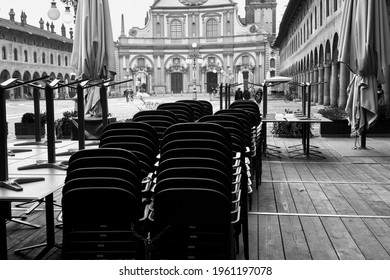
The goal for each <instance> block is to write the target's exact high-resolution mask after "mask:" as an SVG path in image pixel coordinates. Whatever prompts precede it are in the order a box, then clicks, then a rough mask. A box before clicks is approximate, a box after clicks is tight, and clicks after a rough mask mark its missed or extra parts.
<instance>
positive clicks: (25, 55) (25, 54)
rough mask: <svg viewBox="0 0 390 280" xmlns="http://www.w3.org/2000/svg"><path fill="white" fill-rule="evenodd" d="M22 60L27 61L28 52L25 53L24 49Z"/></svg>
mask: <svg viewBox="0 0 390 280" xmlns="http://www.w3.org/2000/svg"><path fill="white" fill-rule="evenodd" d="M24 62H28V54H27V51H24Z"/></svg>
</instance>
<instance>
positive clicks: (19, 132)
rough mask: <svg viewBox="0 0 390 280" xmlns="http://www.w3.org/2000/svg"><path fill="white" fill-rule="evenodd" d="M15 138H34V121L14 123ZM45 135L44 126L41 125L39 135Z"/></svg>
mask: <svg viewBox="0 0 390 280" xmlns="http://www.w3.org/2000/svg"><path fill="white" fill-rule="evenodd" d="M15 136H16V139H33V138H35V124H34V123H15ZM44 136H45V126H44V125H41V137H44Z"/></svg>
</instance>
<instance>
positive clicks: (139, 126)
mask: <svg viewBox="0 0 390 280" xmlns="http://www.w3.org/2000/svg"><path fill="white" fill-rule="evenodd" d="M111 129H128V130H132V129H134V130H144V131H147V132H149V133H150V134H151V135H152V136H153V138H154V139H158V136H157V131H156V130H155V129H154V128H153V127H152V126H151V125H150V124H147V123H144V122H135V121H126V122H115V123H110V124H108V125H106V126H105V128H104V130H103V133H105V132H106V131H109V130H111Z"/></svg>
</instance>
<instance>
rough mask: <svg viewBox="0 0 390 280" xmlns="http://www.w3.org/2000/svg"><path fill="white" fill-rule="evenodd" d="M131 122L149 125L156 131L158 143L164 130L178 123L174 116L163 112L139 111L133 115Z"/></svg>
mask: <svg viewBox="0 0 390 280" xmlns="http://www.w3.org/2000/svg"><path fill="white" fill-rule="evenodd" d="M133 121H138V122H144V123H147V124H150V125H151V126H152V127H153V128H154V129H155V130H156V131H157V135H158V139H159V141H161V139H162V138H163V135H164V132H165V130H166V129H167V128H168V127H170V126H171V125H173V124H176V123H177V122H178V119H177V117H176V115H175V114H173V113H172V112H169V111H165V110H151V111H141V112H138V113H137V114H135V115H134V117H133Z"/></svg>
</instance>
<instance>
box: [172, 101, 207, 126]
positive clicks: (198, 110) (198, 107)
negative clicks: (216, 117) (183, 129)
mask: <svg viewBox="0 0 390 280" xmlns="http://www.w3.org/2000/svg"><path fill="white" fill-rule="evenodd" d="M176 103H184V104H188V105H190V106H191V108H192V110H193V111H194V118H195V121H196V120H198V119H200V118H201V117H203V116H204V115H205V112H204V106H203V104H202V103H201V102H199V101H198V100H178V101H176Z"/></svg>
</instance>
